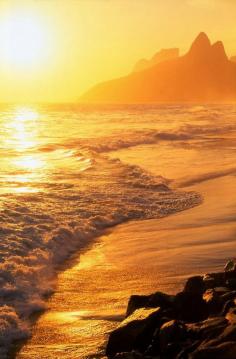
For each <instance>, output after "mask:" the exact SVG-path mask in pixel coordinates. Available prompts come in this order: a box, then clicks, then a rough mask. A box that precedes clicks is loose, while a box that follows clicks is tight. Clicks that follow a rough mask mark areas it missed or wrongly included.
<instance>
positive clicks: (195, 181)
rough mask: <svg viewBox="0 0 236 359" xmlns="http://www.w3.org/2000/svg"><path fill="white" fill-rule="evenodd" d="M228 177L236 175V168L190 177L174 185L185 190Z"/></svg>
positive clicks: (179, 180)
mask: <svg viewBox="0 0 236 359" xmlns="http://www.w3.org/2000/svg"><path fill="white" fill-rule="evenodd" d="M228 175H236V167H232V168H227V169H222V170H219V171H212V172H207V173H202V174H199V175H196V176H192V177H189V176H188V177H185V178H181V179H178V180H176V181H173V183H174V185H175V187H177V188H184V187H189V186H193V185H195V184H198V183H201V182H205V181H209V180H212V179H216V178H220V177H224V176H228Z"/></svg>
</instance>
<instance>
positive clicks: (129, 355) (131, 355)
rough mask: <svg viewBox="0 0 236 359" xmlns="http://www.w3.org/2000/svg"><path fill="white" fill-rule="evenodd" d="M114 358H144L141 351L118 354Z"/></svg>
mask: <svg viewBox="0 0 236 359" xmlns="http://www.w3.org/2000/svg"><path fill="white" fill-rule="evenodd" d="M114 359H144V356H143V355H142V354H141V353H138V352H136V351H132V352H126V353H119V354H116V355H115V357H114Z"/></svg>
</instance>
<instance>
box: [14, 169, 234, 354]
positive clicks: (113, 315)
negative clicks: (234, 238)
mask: <svg viewBox="0 0 236 359" xmlns="http://www.w3.org/2000/svg"><path fill="white" fill-rule="evenodd" d="M231 178H232V177H229V176H228V177H223V178H221V179H215V180H214V181H216V182H215V186H216V183H217V184H219V185H220V186H222V183H227V181H231ZM232 180H233V178H232ZM230 183H231V182H230ZM204 186H205V187H204ZM209 186H210V187H209ZM215 186H212V180H211V181H207V182H206V183H204V184H201V185H200V187H201V188H207V190H208V189H209V188H211V187H215ZM194 188H195V187H194ZM195 189H196V188H195ZM208 193H209V192H208ZM209 196H210V193H209ZM213 197H214V196H213ZM214 198H215V197H214ZM205 200H206V201H204V202H203V203H202V204H201V205H200V206H197V207H194V208H192V209H189V210H188V211H183V212H179V213H177V214H174V215H171V216H169V217H166V218H162V219H158V220H145V221H138V222H128V223H126V224H122V225H119V226H117V227H115V229H113V230H111V231H110V232H109V233H107V234H106V235H104V236H102V237H100V238H99V240H98V241H97V242H96V243H95V244H94V245H92V246H91V248H90V249H89V250H88V251H85V253H84V255H82V256H80V258H78V261H77V263H76V258H75V265H74V267H72V268H70V269H68V270H66V271H65V272H63V273H60V274H59V277H58V287H57V289H56V292H55V293H54V294H53V295H52V297H51V298H50V299H49V303H48V305H49V308H48V311H46V312H45V313H44V314H43V315H42V316H41V317H40V319H39V321H38V322H37V323H36V326H35V328H34V330H33V337H32V339H31V340H29V342H28V343H27V344H26V346H25V347H23V348H22V351H21V352H20V353H19V355H18V356H17V359H18V358H19V359H29V358H30V359H34V358H37V355H38V353H39V355H40V358H42V359H44V358H53V357H55V355H57V356H58V358H60V355H61V354H60V353H61V350H63V348H64V347H65V348H67V349H66V350H67V351H68V353H67V354H66V353H65V352H64V354H63V356H61V358H71V357H73V356H74V357H80V358H85V357H89V355H92V356H91V358H94V357H95V354H94V353H95V351H96V353H97V350H98V348H99V347H100V346H101V345H104V341H105V336H106V335H105V333H106V332H109V331H111V330H112V329H114V328H115V327H116V326H117V320H118V319H119V318H121V316H122V314H123V313H124V308H125V306H126V302H127V298H128V297H129V296H130V295H131V294H132V293H137V294H142V293H146V294H148V293H151V292H152V291H153V289H154V288H157V286H158V288H160V290H163V291H166V289H168V282H169V285H170V286H169V288H174V286H176V285H177V287H176V288H177V290H176V291H178V290H180V287H181V286H182V283H183V281H184V279H185V278H187V277H188V276H189V275H195V274H197V273H198V272H201V273H204V272H205V271H206V270H207V268H206V267H202V268H201V269H200V267H199V268H198V267H197V266H196V264H194V262H193V263H192V266H191V267H190V268H189V261H187V262H186V268H185V267H183V268H181V267H180V266H179V259H178V257H176V254H177V253H178V251H177V252H176V249H175V244H179V239H180V238H181V237H182V235H183V234H184V233H185V232H186V234H187V233H190V235H193V233H195V232H196V234H198V235H201V233H204V231H205V227H204V226H207V225H208V224H209V223H205V224H204V226H203V227H202V228H201V227H199V229H197V228H198V225H200V224H201V225H202V224H203V223H202V218H203V217H204V213H205V211H209V209H208V208H209V206H210V208H211V206H212V205H213V204H212V205H210V202H209V201H208V200H207V198H205ZM216 214H217V213H215V215H216ZM222 215H226V214H225V213H222ZM198 217H199V218H198ZM197 218H198V220H197ZM208 221H209V218H208ZM212 221H213V222H214V221H215V216H213V218H212ZM184 223H186V224H184ZM209 225H210V224H209ZM153 226H154V227H153ZM155 226H156V227H155ZM152 227H153V230H154V231H157V232H155V233H156V234H155V236H156V237H160V236H161V237H163V236H166V235H167V234H168V235H169V237H168V238H169V239H164V238H165V237H163V239H162V240H161V241H160V240H159V241H158V242H156V241H155V240H154V238H153V236H152V232H150V234H149V233H148V232H147V231H148V228H149V231H150V229H151V228H152ZM185 227H186V228H185ZM195 227H196V228H195ZM171 228H172V229H171ZM180 228H182V229H180ZM210 228H211V230H213V229H214V231H216V232H219V228H220V227H219V225H217V224H215V225H212V224H211V225H210ZM199 231H200V233H198V232H199ZM214 231H213V232H212V233H213V235H214V233H216V232H214ZM191 233H192V234H191ZM176 234H178V237H177V238H174V237H173V235H175V237H176ZM161 237H160V238H161ZM184 237H185V235H184ZM142 238H143V239H142ZM144 238H145V239H146V240H145V242H144ZM182 239H184V238H182ZM149 241H150V243H149ZM192 242H193V240H192ZM146 243H147V244H148V243H149V245H148V246H146ZM212 245H214V243H211V240H210V241H209V246H210V247H209V248H211V246H212ZM218 245H219V244H217V243H215V245H214V248H217V246H218ZM229 245H230V242H229ZM149 246H150V249H151V248H152V246H155V247H156V249H155V251H153V249H154V248H152V250H151V251H150V250H149ZM167 246H170V248H169V249H168V250H167V248H166V247H167ZM180 246H181V248H182V250H183V249H184V248H186V251H187V252H186V259H187V258H188V256H189V253H192V250H193V249H194V251H197V252H196V254H197V253H198V250H199V251H200V252H201V253H202V250H203V252H206V253H209V250H208V249H207V248H206V247H201V245H200V246H199V249H198V246H195V247H194V248H191V247H189V244H188V240H187V242H185V239H184V241H183V243H182V244H181V243H180ZM204 246H205V243H204ZM225 246H226V247H225V250H224V249H223V250H222V253H224V255H222V253H221V256H222V259H221V257H219V258H218V261H217V262H215V264H214V261H213V262H212V263H210V266H211V267H212V269H213V270H218V269H219V268H220V266H221V265H222V263H223V262H225V256H227V243H226V244H225ZM162 247H163V250H164V251H163V250H162ZM220 247H221V246H220ZM143 248H145V251H146V254H147V255H148V256H147V257H146V255H145V257H143ZM189 250H191V252H189ZM156 251H157V252H156ZM172 252H173V255H172ZM200 252H199V253H200ZM158 253H159V254H158ZM160 253H161V254H160ZM203 254H204V253H202V255H203ZM163 255H164V257H163ZM192 255H194V256H195V254H194V252H193V254H192ZM140 256H141V257H140ZM162 257H163V258H162ZM138 258H139V259H138ZM155 258H158V260H159V263H158V262H155V265H154V262H153V261H155ZM161 258H162V260H161ZM174 258H175V260H174ZM182 258H183V260H185V255H183V253H182ZM167 259H168V261H169V262H168V261H167ZM143 260H145V263H146V264H144V265H143V266H142V271H141V272H140V270H141V268H140V267H139V266H138V267H137V266H136V265H134V263H136V264H138V262H139V261H141V262H142V261H143ZM160 260H161V262H160ZM173 260H174V262H173ZM166 261H167V263H165V262H166ZM169 263H172V266H173V274H171V273H169V274H168V271H167V272H165V271H166V269H164V268H167V267H168V265H169ZM203 263H205V265H208V262H207V260H205V259H204V255H203ZM149 264H150V266H151V267H150V266H149ZM175 264H176V265H178V268H179V269H178V272H175ZM146 265H148V266H147V267H146ZM163 266H164V267H163ZM150 268H152V270H151V271H150ZM193 268H195V269H194V271H193V270H192V269H193ZM174 272H175V274H174ZM124 273H126V274H125V276H124ZM134 273H136V274H134ZM178 273H179V274H180V276H179V277H178ZM181 273H186V275H184V276H182V274H181ZM157 274H158V278H157ZM123 276H124V278H123ZM95 278H96V280H95ZM157 280H158V281H157ZM95 288H96V289H95ZM94 293H96V296H94ZM172 293H173V290H172ZM86 328H90V331H91V332H90V333H87V332H86V331H87V329H86ZM45 330H46V333H45V332H44V331H45ZM94 331H95V332H94ZM62 332H63V337H62V336H61V335H62ZM45 334H46V338H47V345H46V343H44V344H43V343H42V342H41V339H40V338H41V337H42V336H44V335H45ZM94 335H95V337H94ZM62 338H63V339H62ZM92 338H93V339H92ZM91 340H92V342H91ZM82 342H83V345H80V343H82ZM57 343H58V344H57ZM59 343H60V345H59ZM73 343H74V344H73ZM76 343H77V344H76ZM90 346H91V348H90ZM86 347H87V349H86V351H85V348H86ZM93 350H94V351H93ZM36 353H37V354H36ZM86 353H87V354H86ZM92 353H93V354H92ZM96 355H97V356H98V357H99V355H98V354H96ZM100 357H102V354H101V355H100Z"/></svg>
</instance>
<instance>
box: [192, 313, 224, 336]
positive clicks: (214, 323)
mask: <svg viewBox="0 0 236 359" xmlns="http://www.w3.org/2000/svg"><path fill="white" fill-rule="evenodd" d="M227 325H228V321H227V319H225V318H224V317H219V316H218V317H212V318H209V319H206V320H204V321H201V322H198V323H194V324H187V325H186V326H187V331H188V334H189V335H190V336H191V337H192V338H193V339H194V340H195V339H201V340H203V339H204V340H211V339H214V338H216V337H217V336H218V335H220V334H221V333H222V332H223V330H224V329H225V328H226V327H227Z"/></svg>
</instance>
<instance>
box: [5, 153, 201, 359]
mask: <svg viewBox="0 0 236 359" xmlns="http://www.w3.org/2000/svg"><path fill="white" fill-rule="evenodd" d="M90 157H91V161H92V162H93V165H92V166H91V167H89V168H88V169H87V170H86V171H84V172H81V173H80V174H79V175H77V181H75V182H74V184H73V186H72V185H71V184H70V185H69V186H67V183H66V180H65V183H64V185H63V186H61V184H60V183H56V182H55V183H54V184H53V183H51V185H50V186H48V185H46V187H45V190H44V191H43V190H42V191H40V192H36V193H21V194H18V195H13V194H2V195H1V196H0V206H1V209H0V210H1V218H0V229H1V230H0V239H1V241H0V253H1V257H0V284H1V289H0V305H1V306H0V328H1V330H0V356H1V358H2V359H3V358H7V355H8V351H9V347H10V346H11V344H12V343H13V342H14V341H16V340H19V339H23V338H25V337H27V336H29V335H30V324H29V318H30V316H31V314H32V313H34V312H35V311H40V310H43V309H44V308H45V296H47V295H48V294H49V293H51V291H52V290H53V288H54V279H55V275H56V268H57V266H58V264H60V263H61V262H63V261H64V260H65V259H66V258H67V257H68V256H69V255H70V254H71V253H73V252H74V251H76V250H78V249H80V248H82V247H84V246H86V245H88V243H89V242H90V240H91V239H92V238H94V237H96V236H98V235H100V234H102V233H103V232H104V231H105V230H106V229H107V228H109V227H112V226H114V225H117V224H120V223H123V222H125V221H128V220H132V219H150V218H160V217H164V216H167V215H169V214H171V213H176V212H178V211H182V210H184V209H187V208H190V207H192V206H195V205H197V204H199V203H200V202H201V197H200V196H199V195H198V194H197V193H195V192H188V193H187V192H180V191H179V192H177V191H173V190H171V188H169V186H168V181H166V180H165V179H164V178H162V177H155V176H152V175H150V174H149V173H147V172H145V171H143V170H142V169H141V168H139V167H137V166H129V165H125V164H123V163H121V162H120V161H119V160H109V159H108V158H105V157H103V156H101V155H96V156H95V155H94V154H90Z"/></svg>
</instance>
